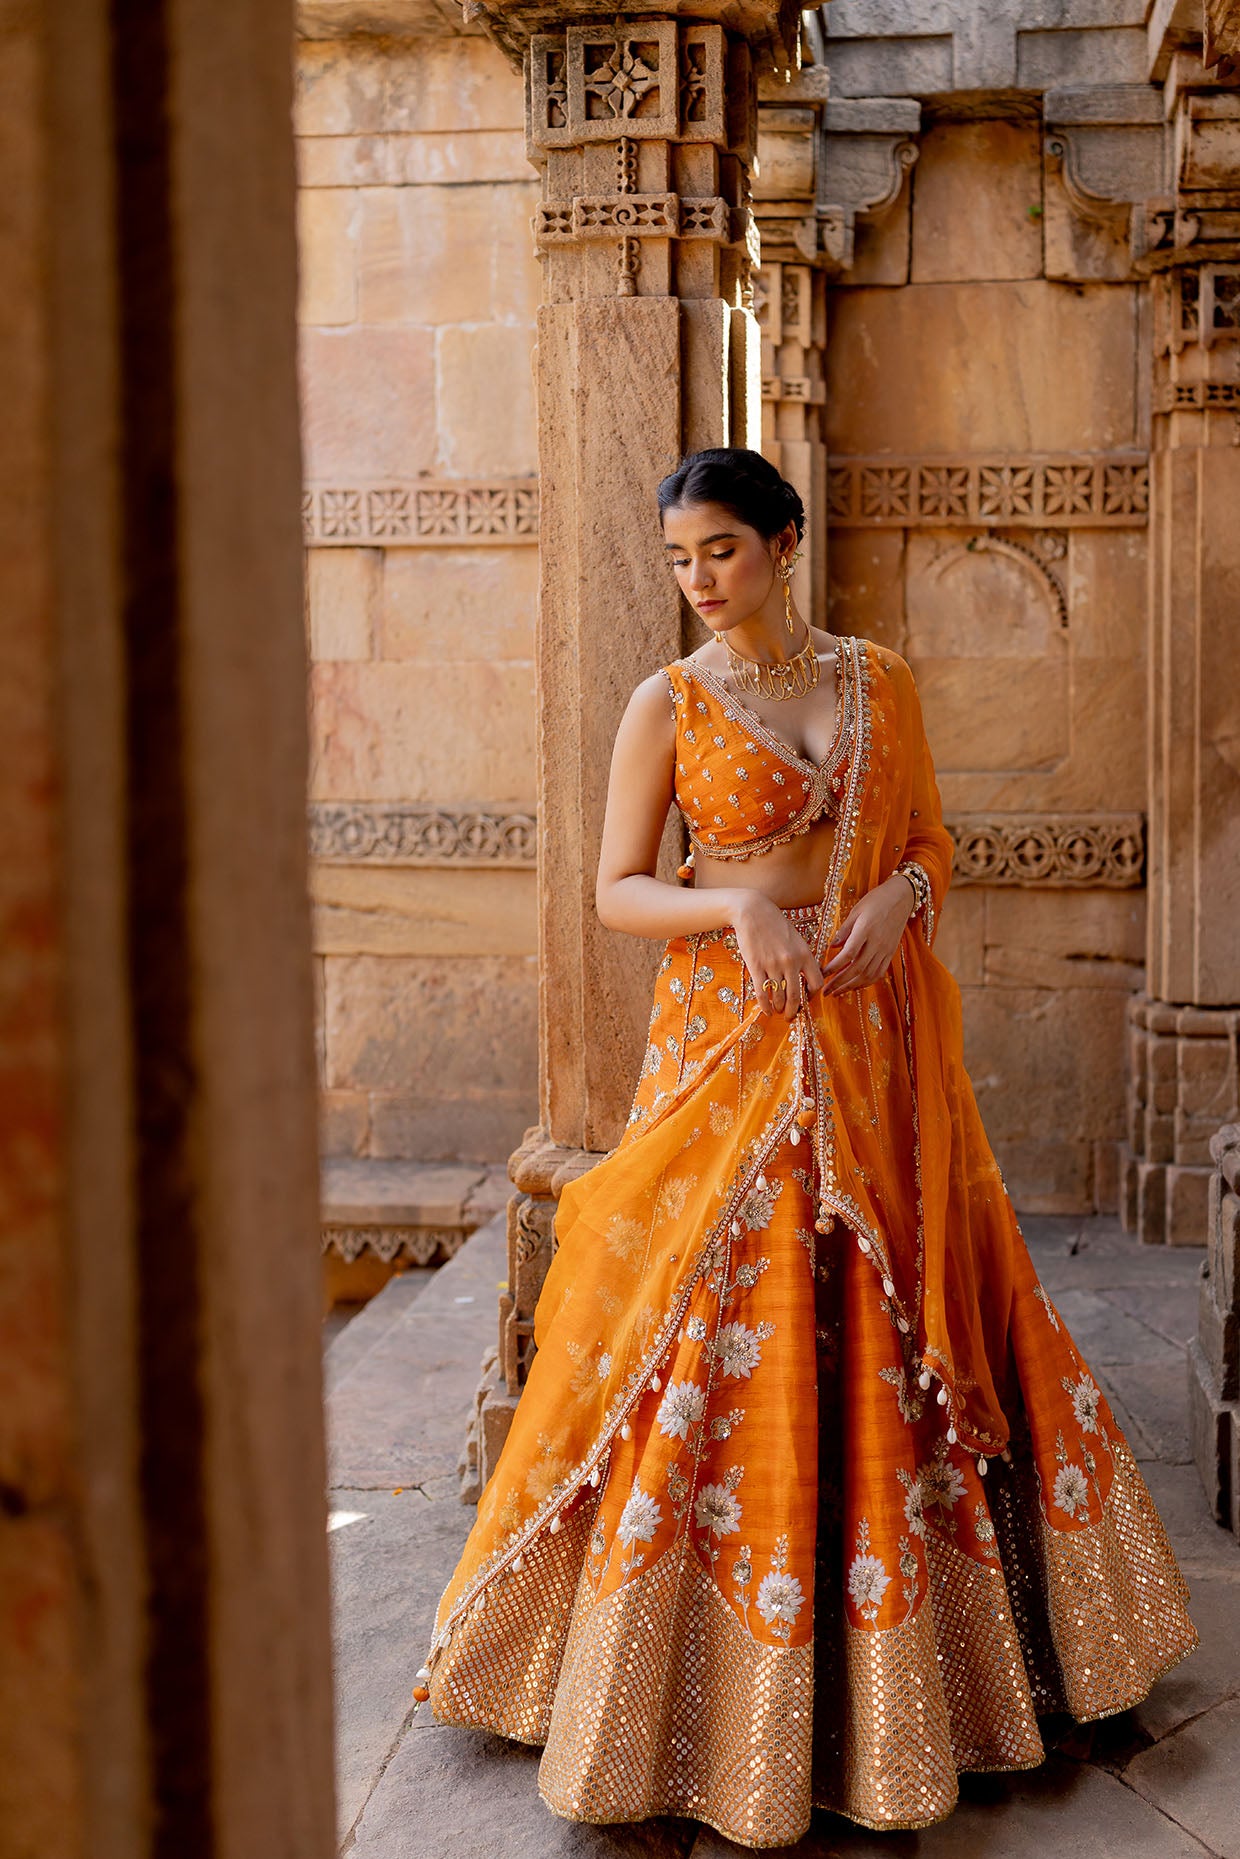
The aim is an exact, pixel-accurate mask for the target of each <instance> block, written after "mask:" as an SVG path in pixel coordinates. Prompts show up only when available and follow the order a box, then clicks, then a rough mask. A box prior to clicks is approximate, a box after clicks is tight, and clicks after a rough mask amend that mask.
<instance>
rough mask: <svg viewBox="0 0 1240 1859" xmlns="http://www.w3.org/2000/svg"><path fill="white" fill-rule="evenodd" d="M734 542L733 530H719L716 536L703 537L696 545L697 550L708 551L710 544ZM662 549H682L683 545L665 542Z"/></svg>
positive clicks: (734, 533) (734, 532)
mask: <svg viewBox="0 0 1240 1859" xmlns="http://www.w3.org/2000/svg"><path fill="white" fill-rule="evenodd" d="M735 541H736V531H735V530H734V529H721V530H719V531H718V532H717V534H715V535H713V536H703V537H702V540H701V541H700V542H699V543H698V547H699V549H708V548H709V547H710V545H711V543H712V542H735ZM663 547H664V548H665V549H681V548H683V547H684V544H683V543H682V542H665V543H664V544H663Z"/></svg>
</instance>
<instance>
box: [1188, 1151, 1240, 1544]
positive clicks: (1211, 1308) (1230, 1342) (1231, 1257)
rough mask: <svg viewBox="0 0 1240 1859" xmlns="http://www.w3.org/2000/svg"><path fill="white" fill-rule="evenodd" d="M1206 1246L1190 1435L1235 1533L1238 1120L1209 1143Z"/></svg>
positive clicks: (1239, 1337)
mask: <svg viewBox="0 0 1240 1859" xmlns="http://www.w3.org/2000/svg"><path fill="white" fill-rule="evenodd" d="M1210 1153H1211V1158H1212V1160H1213V1162H1214V1171H1213V1173H1212V1174H1211V1175H1210V1178H1209V1215H1208V1222H1207V1228H1206V1231H1207V1241H1206V1243H1207V1248H1208V1250H1207V1253H1206V1259H1205V1263H1204V1264H1203V1266H1202V1268H1201V1270H1202V1283H1201V1301H1200V1308H1199V1315H1198V1322H1197V1336H1196V1338H1195V1339H1194V1341H1193V1342H1192V1343H1190V1344H1189V1350H1188V1411H1189V1434H1190V1437H1191V1440H1192V1447H1193V1457H1194V1459H1195V1460H1196V1462H1197V1469H1198V1471H1199V1472H1200V1473H1201V1482H1202V1484H1203V1485H1204V1486H1205V1491H1206V1496H1207V1498H1208V1499H1209V1502H1210V1509H1211V1511H1212V1513H1213V1515H1214V1517H1215V1518H1216V1519H1217V1521H1218V1522H1219V1523H1222V1524H1225V1525H1226V1526H1227V1528H1228V1529H1229V1530H1231V1531H1233V1532H1235V1533H1237V1534H1240V1269H1238V1268H1240V1124H1235V1123H1231V1124H1227V1125H1225V1126H1224V1128H1222V1129H1221V1130H1219V1131H1217V1132H1216V1134H1215V1136H1214V1137H1213V1139H1212V1141H1211V1143H1210Z"/></svg>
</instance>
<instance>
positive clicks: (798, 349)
mask: <svg viewBox="0 0 1240 1859" xmlns="http://www.w3.org/2000/svg"><path fill="white" fill-rule="evenodd" d="M826 101H827V72H826V67H825V66H823V65H810V66H808V67H807V68H806V69H805V70H802V71H798V72H797V73H796V74H795V75H794V76H793V77H792V79H791V80H790V81H787V82H785V81H784V80H783V79H782V78H779V77H776V76H769V77H764V78H762V79H761V80H760V82H759V85H758V174H757V177H756V179H755V181H754V211H755V213H756V214H757V218H758V231H759V237H760V243H761V250H762V267H761V269H760V271H759V272H758V276H757V282H756V285H755V290H754V308H755V310H756V312H757V317H758V326H759V328H760V329H761V331H762V451H763V454H764V455H765V456H766V457H767V458H769V459H770V461H771V463H772V464H773V465H775V466H776V467H777V468H778V469H779V470H780V471H782V472H783V474H784V476H785V477H786V478H787V479H788V481H789V483H791V484H795V485H796V488H797V489H798V491H800V493H801V501H802V503H803V504H804V505H805V517H806V532H805V539H804V541H803V542H802V544H801V560H800V562H799V563H798V564H797V569H796V573H795V575H794V577H793V589H794V592H795V594H796V597H797V604H798V605H799V607H800V608H801V611H802V612H803V613H807V614H809V615H811V616H812V617H813V619H814V623H815V624H816V625H821V624H822V614H823V611H824V608H825V599H826V510H827V497H826V482H827V448H826V441H825V438H824V435H823V427H822V409H823V403H824V400H825V397H826V387H825V383H824V379H823V351H824V349H825V346H826V340H827V303H826V285H825V277H824V259H826V258H828V257H829V255H830V252H831V244H830V239H829V225H828V227H824V225H823V223H822V220H821V219H820V216H819V213H818V169H819V147H820V143H821V136H822V117H823V111H824V110H825V108H826ZM824 232H825V233H827V237H825V238H824Z"/></svg>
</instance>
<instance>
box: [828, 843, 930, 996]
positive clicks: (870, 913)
mask: <svg viewBox="0 0 1240 1859" xmlns="http://www.w3.org/2000/svg"><path fill="white" fill-rule="evenodd" d="M916 902H917V899H916V897H915V896H914V894H913V887H912V885H911V884H910V883H909V881H908V879H907V878H902V877H901V876H900V874H899V872H893V873H892V875H891V877H890V878H888V879H886V881H885V882H884V883H882V884H878V885H875V887H874V889H873V890H872V891H867V892H866V894H865V896H864V897H862V898H860V899H859V900H858V901H857V903H855V904H854V905H853V907H852V909H851V910H850V911H849V913H848V915H847V916H846V917H845V918H844V921H843V922H842V923H841V924H840V927H839V928H838V929H837V930H836V932H835V935H834V936H833V937H832V938H831V942H830V947H831V948H832V949H835V950H836V951H837V953H836V954H835V955H833V956H832V957H831V960H830V961H829V962H824V963H823V967H822V972H823V977H824V983H823V989H822V991H823V993H824V994H842V993H843V992H844V991H845V989H846V988H865V987H869V986H870V985H871V983H873V982H875V981H877V980H878V979H879V978H880V976H882V975H885V974H886V973H887V970H888V969H889V968H890V967H891V964H892V961H893V960H894V959H895V953H896V950H897V949H898V948H899V946H900V938H901V936H902V935H903V934H904V926H905V924H906V923H907V922H908V920H909V918H910V917H911V916H912V914H913V907H914V905H915V904H916Z"/></svg>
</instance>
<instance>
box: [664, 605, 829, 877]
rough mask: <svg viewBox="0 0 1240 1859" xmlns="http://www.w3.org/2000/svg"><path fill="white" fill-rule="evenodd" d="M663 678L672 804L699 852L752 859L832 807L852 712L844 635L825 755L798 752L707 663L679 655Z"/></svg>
mask: <svg viewBox="0 0 1240 1859" xmlns="http://www.w3.org/2000/svg"><path fill="white" fill-rule="evenodd" d="M663 675H664V677H665V678H666V679H667V681H668V684H669V686H670V688H671V694H672V706H673V709H674V711H675V715H676V775H675V796H676V805H677V807H678V808H679V810H680V813H681V815H682V817H683V819H684V822H685V825H686V826H687V828H688V830H689V838H690V841H691V843H692V845H693V846H694V848H695V850H697V851H700V852H702V853H704V854H706V855H708V856H709V857H710V858H721V859H727V858H753V857H754V856H755V855H757V854H760V853H763V852H769V851H770V850H772V848H773V847H775V846H782V845H785V844H786V843H787V841H788V840H790V839H795V838H796V837H797V836H798V835H799V834H801V833H805V832H808V831H809V829H810V827H811V826H813V825H814V824H815V822H816V821H818V820H820V819H822V818H824V817H827V818H833V817H834V816H835V815H836V814H837V813H838V811H839V803H840V797H841V795H842V794H843V791H844V780H845V774H846V770H847V766H848V756H849V749H850V746H851V741H852V736H853V727H852V725H853V720H854V717H855V713H856V694H855V678H854V677H853V676H850V674H849V661H848V652H847V642H844V641H842V642H841V644H840V646H839V648H838V649H837V652H836V685H835V688H836V710H835V734H834V736H833V738H832V741H831V746H830V748H829V749H828V750H827V753H826V756H825V757H824V759H823V760H822V761H821V762H812V761H809V760H808V759H807V758H806V757H805V756H803V755H798V754H797V752H796V750H795V749H793V748H791V747H789V745H788V744H787V743H786V742H784V741H783V740H782V738H781V737H780V736H779V735H778V734H777V733H776V732H775V731H774V730H772V729H768V727H767V725H766V724H765V723H763V722H762V721H761V719H760V718H759V717H758V716H756V715H755V713H754V712H753V711H752V710H749V709H747V708H746V707H745V706H744V705H743V704H741V703H739V702H738V701H737V700H736V698H734V697H733V696H732V694H731V692H730V691H729V690H728V688H727V686H726V685H725V684H724V683H723V681H722V680H721V679H720V678H719V677H718V676H717V675H716V674H715V673H714V672H712V671H709V670H707V669H706V667H705V666H702V665H695V664H692V663H690V661H689V660H687V659H678V660H677V661H676V663H675V664H673V665H667V666H665V667H664V670H663Z"/></svg>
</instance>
